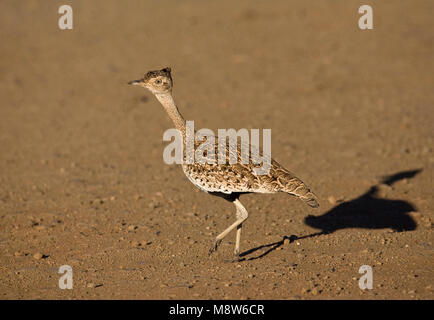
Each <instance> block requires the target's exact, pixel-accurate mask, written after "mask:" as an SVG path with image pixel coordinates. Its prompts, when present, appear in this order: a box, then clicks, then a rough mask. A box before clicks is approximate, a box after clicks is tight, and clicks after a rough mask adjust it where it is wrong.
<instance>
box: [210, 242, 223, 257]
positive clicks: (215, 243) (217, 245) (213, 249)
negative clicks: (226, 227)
mask: <svg viewBox="0 0 434 320" xmlns="http://www.w3.org/2000/svg"><path fill="white" fill-rule="evenodd" d="M221 242H222V241H221V240H215V241H214V243H213V244H212V246H211V248H210V249H209V255H211V254H212V253H213V252H215V251H217V248H218V247H219V245H220V243H221Z"/></svg>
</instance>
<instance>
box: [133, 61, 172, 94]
mask: <svg viewBox="0 0 434 320" xmlns="http://www.w3.org/2000/svg"><path fill="white" fill-rule="evenodd" d="M128 84H130V85H134V86H140V87H143V88H146V89H148V90H149V91H151V92H152V93H153V94H162V93H170V92H172V86H173V81H172V76H171V74H170V68H168V67H166V68H164V69H161V70H154V71H149V72H147V73H145V75H144V76H143V78H142V79H139V80H133V81H130V82H128Z"/></svg>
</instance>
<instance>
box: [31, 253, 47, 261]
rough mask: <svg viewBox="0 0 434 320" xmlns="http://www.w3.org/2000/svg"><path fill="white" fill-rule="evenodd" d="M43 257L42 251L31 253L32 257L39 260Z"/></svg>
mask: <svg viewBox="0 0 434 320" xmlns="http://www.w3.org/2000/svg"><path fill="white" fill-rule="evenodd" d="M43 257H44V255H43V254H42V253H40V252H38V253H35V254H34V255H33V258H35V259H36V260H41V259H42V258H43Z"/></svg>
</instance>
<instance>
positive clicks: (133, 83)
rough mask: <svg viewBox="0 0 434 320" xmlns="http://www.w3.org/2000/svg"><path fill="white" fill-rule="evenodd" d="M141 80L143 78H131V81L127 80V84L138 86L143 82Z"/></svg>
mask: <svg viewBox="0 0 434 320" xmlns="http://www.w3.org/2000/svg"><path fill="white" fill-rule="evenodd" d="M143 80H144V79H139V80H133V81H130V82H128V84H129V85H132V86H139V85H141V84H143V83H144V81H143Z"/></svg>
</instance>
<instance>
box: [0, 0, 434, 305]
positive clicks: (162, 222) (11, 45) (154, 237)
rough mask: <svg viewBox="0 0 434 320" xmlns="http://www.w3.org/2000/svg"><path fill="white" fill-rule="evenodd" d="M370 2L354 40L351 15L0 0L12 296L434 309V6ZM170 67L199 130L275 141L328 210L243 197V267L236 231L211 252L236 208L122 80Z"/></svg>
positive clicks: (3, 273)
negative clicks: (64, 271)
mask: <svg viewBox="0 0 434 320" xmlns="http://www.w3.org/2000/svg"><path fill="white" fill-rule="evenodd" d="M369 2H371V4H372V6H373V9H374V29H373V30H365V31H362V30H360V29H359V28H358V24H357V21H358V18H359V16H360V15H359V14H358V7H359V6H360V1H347V0H345V1H344V0H342V1H329V2H326V1H301V0H300V1H291V2H288V1H271V2H269V1H267V2H264V1H237V2H236V4H234V2H233V1H215V2H214V1H213V2H211V1H207V2H203V1H176V2H175V1H172V2H169V1H132V0H131V1H126V2H121V1H73V2H71V1H28V0H26V1H13V0H8V1H1V3H0V25H1V29H0V35H1V47H0V57H1V60H0V96H1V106H0V223H1V225H0V230H1V235H0V252H1V256H0V296H1V298H3V299H35V298H36V299H102V298H108V299H130V298H132V299H212V298H214V299H433V298H434V294H433V289H434V283H433V282H434V281H433V279H434V272H433V270H434V259H433V241H434V239H433V207H434V199H433V166H434V152H433V145H434V144H433V141H434V134H433V122H434V116H433V104H434V90H433V84H434V81H433V74H434V70H433V69H434V68H433V61H434V60H433V49H434V20H433V19H432V13H433V12H434V2H433V1H430V0H427V1H375V2H372V1H369ZM65 3H69V4H72V7H73V10H74V29H73V30H72V31H68V30H67V31H61V30H59V28H58V26H57V20H58V17H59V16H60V15H59V14H58V13H57V10H58V7H59V6H60V5H61V4H65ZM164 66H170V67H172V72H173V77H174V84H175V88H174V96H175V100H176V101H177V104H178V106H179V107H180V109H181V111H182V112H183V115H184V117H185V118H186V119H188V120H195V126H196V128H197V129H198V128H203V127H206V128H210V129H213V130H216V129H217V128H248V129H250V128H271V129H272V156H273V157H274V158H275V159H276V160H277V161H279V162H280V163H281V164H283V165H284V166H285V167H287V168H288V169H290V170H291V171H293V172H295V173H296V174H297V175H298V176H299V177H300V178H302V179H303V180H304V181H305V182H306V183H307V184H309V185H310V186H311V187H312V189H313V190H314V191H315V193H316V194H317V195H318V197H319V199H320V202H321V206H320V208H319V209H316V210H315V209H312V208H310V207H308V206H306V205H305V204H304V203H303V202H302V201H299V200H298V199H295V198H292V197H289V196H288V195H286V194H276V195H245V196H242V197H241V200H242V202H243V203H244V205H245V206H246V208H247V209H248V210H249V211H250V217H249V219H248V220H247V222H246V223H245V224H244V228H243V236H242V242H241V250H242V252H243V257H242V258H243V259H242V261H239V262H229V259H230V258H232V251H233V245H234V239H235V234H233V233H232V234H230V235H229V236H228V238H227V239H226V240H225V241H224V242H223V244H222V246H221V248H220V249H219V251H218V252H217V253H216V254H215V255H213V256H211V257H209V256H208V249H209V246H210V244H211V242H212V239H213V237H214V236H216V235H217V234H218V233H219V232H221V231H222V230H223V229H224V228H225V227H227V226H228V225H229V224H231V223H232V222H233V221H234V207H233V205H232V204H230V203H228V202H226V201H225V200H223V199H220V198H216V197H212V196H210V195H207V194H206V193H203V192H200V191H198V190H197V189H195V187H193V185H191V184H190V182H189V181H188V180H187V179H186V177H185V176H184V175H183V173H182V170H181V168H180V167H178V166H169V165H166V164H165V163H164V162H163V160H162V153H163V150H164V147H165V146H166V144H167V143H165V142H163V141H162V136H163V132H164V131H165V130H166V129H168V128H171V127H172V124H171V122H170V121H169V120H168V117H167V115H166V114H165V113H164V110H163V109H162V108H161V106H160V105H159V104H158V102H157V101H156V100H155V98H154V97H152V96H151V95H150V94H149V93H147V92H145V91H144V90H141V89H139V88H134V87H129V86H128V85H127V84H126V83H127V81H128V80H132V79H137V78H138V77H140V76H141V75H142V73H143V72H144V71H148V70H149V69H155V68H159V67H164ZM284 239H288V241H285V242H284V241H283V240H284ZM38 254H39V255H38ZM62 265H69V266H71V267H72V268H73V289H72V290H61V289H59V287H58V280H59V277H60V276H61V275H60V274H59V273H58V269H59V267H60V266H62ZM362 265H369V266H371V267H372V270H373V289H372V290H365V291H363V290H361V289H360V288H359V285H358V279H359V277H360V276H361V275H360V274H359V273H358V270H359V267H360V266H362Z"/></svg>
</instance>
